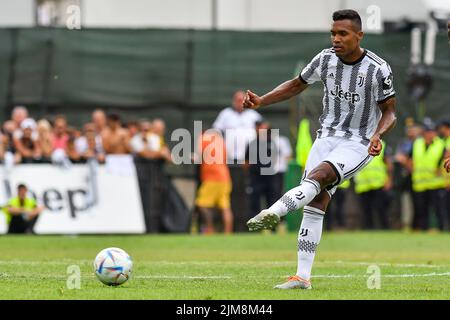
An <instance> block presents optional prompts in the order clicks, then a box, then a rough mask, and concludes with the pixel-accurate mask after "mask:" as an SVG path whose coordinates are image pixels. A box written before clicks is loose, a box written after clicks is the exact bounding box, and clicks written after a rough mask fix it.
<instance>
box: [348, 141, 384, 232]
mask: <svg viewBox="0 0 450 320" xmlns="http://www.w3.org/2000/svg"><path fill="white" fill-rule="evenodd" d="M382 145H383V148H382V150H381V153H380V156H379V157H375V158H374V159H373V160H372V161H371V162H370V163H369V164H368V165H367V166H366V167H365V168H364V169H362V170H361V171H360V172H359V173H358V174H357V175H356V176H355V177H354V181H355V192H356V193H357V194H358V195H359V199H360V201H361V206H362V208H363V228H364V229H369V230H370V229H376V228H377V224H376V222H375V220H379V227H380V228H381V229H388V228H389V217H388V208H389V203H390V195H389V191H390V190H391V189H392V171H393V163H392V159H391V156H390V152H389V151H388V152H386V149H387V147H386V143H385V142H384V141H383V142H382Z"/></svg>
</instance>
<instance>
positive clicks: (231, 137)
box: [213, 107, 262, 160]
mask: <svg viewBox="0 0 450 320" xmlns="http://www.w3.org/2000/svg"><path fill="white" fill-rule="evenodd" d="M260 120H262V116H261V115H260V114H259V113H258V112H256V111H255V110H252V109H245V110H244V111H242V112H237V111H236V110H235V109H234V108H232V107H229V108H226V109H224V110H222V111H221V112H220V113H219V115H218V116H217V119H216V121H215V122H214V124H213V127H214V128H215V129H219V130H221V131H223V132H224V134H225V144H226V147H227V158H228V159H229V160H235V159H237V160H244V159H245V150H246V148H247V145H248V144H249V143H250V142H251V141H253V140H254V139H255V138H256V132H255V123H256V122H258V121H260Z"/></svg>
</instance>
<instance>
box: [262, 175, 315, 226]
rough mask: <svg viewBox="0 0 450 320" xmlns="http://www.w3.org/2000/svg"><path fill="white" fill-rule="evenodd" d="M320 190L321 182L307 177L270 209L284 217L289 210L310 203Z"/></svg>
mask: <svg viewBox="0 0 450 320" xmlns="http://www.w3.org/2000/svg"><path fill="white" fill-rule="evenodd" d="M320 191H321V190H320V184H319V183H318V182H317V181H315V180H311V179H305V180H303V181H302V183H301V184H300V185H299V186H298V187H295V188H292V189H291V190H289V191H288V192H286V193H285V194H284V195H283V196H282V197H281V198H280V200H278V201H277V202H275V203H274V204H273V205H272V206H271V207H270V208H269V209H268V210H269V211H270V212H274V213H276V214H278V215H279V216H280V217H283V216H285V215H286V214H287V213H288V212H291V211H295V210H297V209H300V208H302V207H304V206H305V205H307V204H308V203H310V202H311V200H312V199H314V198H315V197H316V196H317V195H318V194H319V193H320Z"/></svg>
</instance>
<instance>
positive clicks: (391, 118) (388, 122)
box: [369, 97, 397, 156]
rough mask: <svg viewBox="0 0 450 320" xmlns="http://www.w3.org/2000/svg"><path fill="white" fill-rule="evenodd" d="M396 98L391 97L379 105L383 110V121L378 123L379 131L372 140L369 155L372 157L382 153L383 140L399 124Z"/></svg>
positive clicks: (376, 131) (377, 130)
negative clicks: (396, 112)
mask: <svg viewBox="0 0 450 320" xmlns="http://www.w3.org/2000/svg"><path fill="white" fill-rule="evenodd" d="M395 104H396V99H395V97H391V98H389V99H387V100H386V101H383V102H381V103H379V104H378V106H379V107H380V110H381V114H382V116H381V119H380V122H378V126H377V129H376V130H375V133H374V134H373V136H372V138H371V139H370V144H369V154H370V155H371V156H378V155H379V154H380V152H381V148H382V145H381V138H382V137H383V136H384V135H385V134H386V133H387V132H389V131H390V130H391V129H392V128H393V127H394V126H395V123H396V122H397V116H396V114H395Z"/></svg>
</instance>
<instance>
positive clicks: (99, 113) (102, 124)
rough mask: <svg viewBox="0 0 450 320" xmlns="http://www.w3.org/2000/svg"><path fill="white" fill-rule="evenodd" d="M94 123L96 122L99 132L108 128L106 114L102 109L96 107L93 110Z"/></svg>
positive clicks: (96, 129) (96, 128)
mask: <svg viewBox="0 0 450 320" xmlns="http://www.w3.org/2000/svg"><path fill="white" fill-rule="evenodd" d="M92 123H94V126H95V131H97V134H100V135H101V134H102V132H103V131H104V130H105V129H106V114H105V111H103V110H102V109H96V110H94V112H92Z"/></svg>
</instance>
